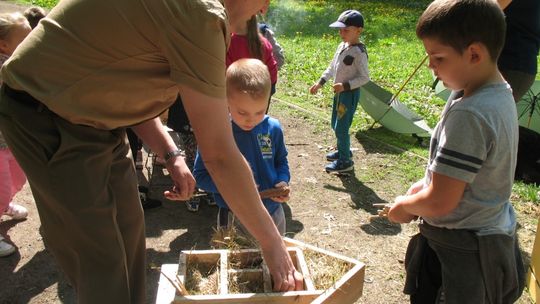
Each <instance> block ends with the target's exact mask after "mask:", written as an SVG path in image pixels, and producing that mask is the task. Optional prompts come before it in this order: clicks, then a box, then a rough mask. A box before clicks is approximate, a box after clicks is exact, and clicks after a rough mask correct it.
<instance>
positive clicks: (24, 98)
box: [3, 83, 43, 107]
mask: <svg viewBox="0 0 540 304" xmlns="http://www.w3.org/2000/svg"><path fill="white" fill-rule="evenodd" d="M3 87H4V92H5V93H6V95H7V96H9V97H11V98H13V99H15V100H16V101H18V102H20V103H23V104H26V105H29V106H35V107H43V103H41V101H39V100H37V99H35V98H34V97H32V95H30V94H28V93H26V92H25V91H19V90H15V89H12V88H10V87H9V86H8V85H7V84H5V83H4V85H3Z"/></svg>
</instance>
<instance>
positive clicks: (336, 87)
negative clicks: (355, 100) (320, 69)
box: [334, 83, 345, 93]
mask: <svg viewBox="0 0 540 304" xmlns="http://www.w3.org/2000/svg"><path fill="white" fill-rule="evenodd" d="M343 91H345V88H344V87H343V83H334V93H341V92H343Z"/></svg>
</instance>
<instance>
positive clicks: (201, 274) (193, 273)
mask: <svg viewBox="0 0 540 304" xmlns="http://www.w3.org/2000/svg"><path fill="white" fill-rule="evenodd" d="M184 285H185V286H186V289H187V291H188V292H189V294H192V295H215V294H219V268H218V266H217V265H209V264H202V263H188V265H187V269H186V278H185V282H184Z"/></svg>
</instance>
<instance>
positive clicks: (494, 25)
mask: <svg viewBox="0 0 540 304" xmlns="http://www.w3.org/2000/svg"><path fill="white" fill-rule="evenodd" d="M505 34H506V23H505V21H504V14H503V12H502V10H501V8H500V7H499V5H498V4H497V2H496V1H494V0H435V1H433V2H432V3H431V4H430V5H429V6H428V8H427V9H426V10H425V11H424V13H423V14H422V16H420V19H419V20H418V24H417V25H416V35H417V36H418V38H420V39H423V38H434V39H436V40H438V41H439V42H441V43H443V44H446V45H450V46H451V47H452V48H454V49H455V50H457V51H458V52H460V53H463V51H464V50H465V49H466V48H467V47H468V46H470V45H471V44H472V43H475V42H478V43H482V44H483V45H485V46H486V48H487V50H488V51H489V55H490V56H491V60H492V61H493V62H496V61H497V59H498V58H499V54H500V53H501V50H502V47H503V45H504V39H505Z"/></svg>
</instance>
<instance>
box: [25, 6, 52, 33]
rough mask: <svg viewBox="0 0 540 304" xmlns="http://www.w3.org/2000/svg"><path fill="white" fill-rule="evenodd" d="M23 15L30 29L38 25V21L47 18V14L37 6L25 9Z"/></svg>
mask: <svg viewBox="0 0 540 304" xmlns="http://www.w3.org/2000/svg"><path fill="white" fill-rule="evenodd" d="M23 15H24V17H26V19H27V20H28V22H29V23H30V27H31V28H35V27H36V26H37V25H38V22H39V20H41V19H43V18H45V16H47V12H46V11H45V10H44V9H43V8H41V7H39V6H32V7H29V8H28V9H26V10H25V11H24V13H23Z"/></svg>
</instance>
